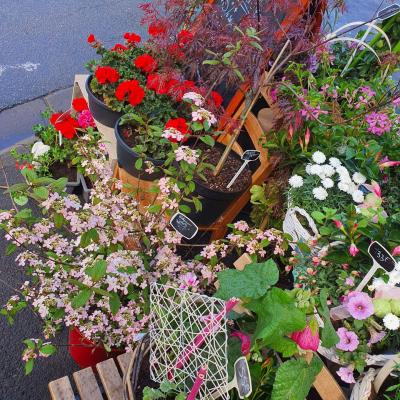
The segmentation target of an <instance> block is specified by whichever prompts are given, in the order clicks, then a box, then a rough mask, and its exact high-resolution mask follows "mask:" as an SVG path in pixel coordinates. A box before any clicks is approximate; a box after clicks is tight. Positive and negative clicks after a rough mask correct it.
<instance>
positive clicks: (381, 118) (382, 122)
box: [365, 112, 392, 136]
mask: <svg viewBox="0 0 400 400" xmlns="http://www.w3.org/2000/svg"><path fill="white" fill-rule="evenodd" d="M365 120H366V121H367V123H368V125H369V127H368V132H371V133H373V134H374V135H376V136H382V135H383V134H384V133H385V132H389V131H390V129H391V128H392V121H391V120H390V118H389V117H388V116H387V114H384V113H377V112H372V113H370V114H367V115H366V116H365Z"/></svg>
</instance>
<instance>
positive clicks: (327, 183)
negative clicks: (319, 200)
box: [321, 178, 335, 189]
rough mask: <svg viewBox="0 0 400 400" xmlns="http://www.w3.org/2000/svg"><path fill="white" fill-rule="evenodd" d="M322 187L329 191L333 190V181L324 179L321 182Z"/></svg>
mask: <svg viewBox="0 0 400 400" xmlns="http://www.w3.org/2000/svg"><path fill="white" fill-rule="evenodd" d="M321 183H322V186H323V187H324V188H326V189H330V188H333V186H334V185H335V183H334V182H333V180H332V179H331V178H325V179H323V180H322V182H321Z"/></svg>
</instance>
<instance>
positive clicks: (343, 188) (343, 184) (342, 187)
mask: <svg viewBox="0 0 400 400" xmlns="http://www.w3.org/2000/svg"><path fill="white" fill-rule="evenodd" d="M338 188H339V190H341V191H342V192H346V193H348V191H349V184H348V183H347V182H344V181H340V182H339V183H338Z"/></svg>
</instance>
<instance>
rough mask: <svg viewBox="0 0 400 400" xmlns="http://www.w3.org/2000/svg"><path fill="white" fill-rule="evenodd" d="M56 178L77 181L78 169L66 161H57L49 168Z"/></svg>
mask: <svg viewBox="0 0 400 400" xmlns="http://www.w3.org/2000/svg"><path fill="white" fill-rule="evenodd" d="M49 170H50V172H51V174H52V176H53V178H54V179H59V178H64V177H65V178H67V179H68V182H76V179H77V178H76V175H77V170H76V168H75V167H68V165H67V164H65V163H60V162H55V163H54V164H52V165H51V167H50V168H49Z"/></svg>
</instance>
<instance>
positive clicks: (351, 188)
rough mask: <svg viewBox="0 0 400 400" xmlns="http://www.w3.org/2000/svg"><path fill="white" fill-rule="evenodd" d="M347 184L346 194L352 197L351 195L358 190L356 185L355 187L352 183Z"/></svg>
mask: <svg viewBox="0 0 400 400" xmlns="http://www.w3.org/2000/svg"><path fill="white" fill-rule="evenodd" d="M347 184H348V185H349V189H348V190H347V193H348V194H350V195H353V193H354V192H355V191H357V190H358V189H357V185H355V184H354V183H353V182H352V181H350V182H349V183H347Z"/></svg>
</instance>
